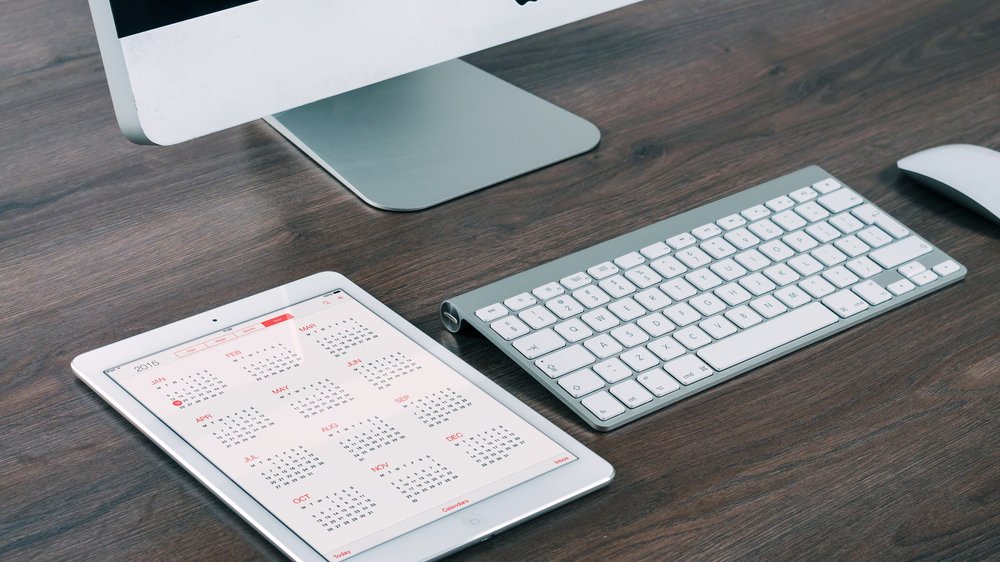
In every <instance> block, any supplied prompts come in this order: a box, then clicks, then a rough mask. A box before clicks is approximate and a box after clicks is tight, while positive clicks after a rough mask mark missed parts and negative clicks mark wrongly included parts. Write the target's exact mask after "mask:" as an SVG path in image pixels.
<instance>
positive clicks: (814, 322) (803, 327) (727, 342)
mask: <svg viewBox="0 0 1000 562" xmlns="http://www.w3.org/2000/svg"><path fill="white" fill-rule="evenodd" d="M837 320H838V317H837V315H836V314H834V313H833V312H830V309H829V308H827V307H825V306H823V305H822V304H820V303H819V302H812V303H810V304H807V305H805V306H803V307H801V308H796V309H795V310H793V311H791V312H789V313H787V314H782V315H781V316H778V317H777V318H775V319H774V320H770V321H768V322H764V323H763V324H758V325H756V326H754V327H753V328H750V329H749V330H744V331H742V332H740V333H738V334H736V335H734V336H730V337H728V338H726V339H724V340H721V341H718V342H716V343H713V344H712V345H708V346H705V347H703V348H701V349H700V350H698V356H699V357H701V358H702V359H704V360H705V362H706V363H708V364H709V365H711V366H712V368H713V369H715V370H716V371H722V370H724V369H728V368H730V367H732V366H733V365H738V364H739V363H742V362H744V361H746V360H747V359H752V358H754V357H757V356H758V355H760V354H762V353H766V352H768V351H771V350H772V349H775V348H777V347H780V346H782V345H785V344H786V343H788V342H791V341H795V340H797V339H799V338H801V337H802V336H805V335H807V334H811V333H813V332H815V331H816V330H819V329H820V328H824V327H826V326H829V325H830V324H833V323H835V322H836V321H837Z"/></svg>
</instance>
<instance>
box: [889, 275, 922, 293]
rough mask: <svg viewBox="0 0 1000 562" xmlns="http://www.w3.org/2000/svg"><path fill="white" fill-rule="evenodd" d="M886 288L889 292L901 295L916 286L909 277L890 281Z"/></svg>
mask: <svg viewBox="0 0 1000 562" xmlns="http://www.w3.org/2000/svg"><path fill="white" fill-rule="evenodd" d="M886 288H887V289H889V292H890V293H892V294H894V295H902V294H905V293H909V292H910V291H912V290H913V289H916V288H917V286H916V285H914V284H913V282H912V281H910V280H909V279H900V280H899V281H896V282H895V283H890V284H889V286H888V287H886Z"/></svg>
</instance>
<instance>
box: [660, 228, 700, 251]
mask: <svg viewBox="0 0 1000 562" xmlns="http://www.w3.org/2000/svg"><path fill="white" fill-rule="evenodd" d="M695 242H697V240H695V239H694V236H691V234H690V233H688V232H682V233H680V234H678V235H677V236H672V237H670V238H667V245H668V246H670V247H671V248H673V249H675V250H680V249H681V248H687V247H688V246H690V245H692V244H694V243H695Z"/></svg>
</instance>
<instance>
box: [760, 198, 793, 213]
mask: <svg viewBox="0 0 1000 562" xmlns="http://www.w3.org/2000/svg"><path fill="white" fill-rule="evenodd" d="M764 205H765V206H766V207H767V208H768V209H771V210H772V211H773V212H775V213H780V212H781V211H784V210H786V209H791V208H792V207H794V206H795V201H792V199H791V198H790V197H788V196H787V195H782V196H781V197H775V198H774V199H771V200H770V201H768V202H767V203H764Z"/></svg>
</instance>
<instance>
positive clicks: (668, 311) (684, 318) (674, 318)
mask: <svg viewBox="0 0 1000 562" xmlns="http://www.w3.org/2000/svg"><path fill="white" fill-rule="evenodd" d="M663 315H664V316H666V317H667V318H669V319H670V321H671V322H673V323H674V324H677V325H678V326H687V325H688V324H691V323H693V322H697V321H699V320H701V314H698V311H697V310H695V309H693V308H691V305H689V304H688V303H686V302H682V303H679V304H675V305H674V306H670V307H667V308H665V309H663Z"/></svg>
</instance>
